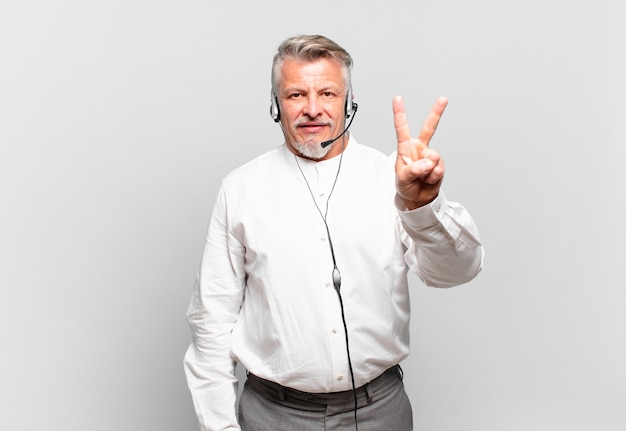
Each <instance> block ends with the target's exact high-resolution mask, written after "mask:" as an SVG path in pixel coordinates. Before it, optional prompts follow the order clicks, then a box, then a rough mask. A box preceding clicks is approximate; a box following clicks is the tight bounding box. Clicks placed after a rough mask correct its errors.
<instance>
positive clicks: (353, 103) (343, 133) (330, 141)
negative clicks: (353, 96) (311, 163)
mask: <svg viewBox="0 0 626 431" xmlns="http://www.w3.org/2000/svg"><path fill="white" fill-rule="evenodd" d="M357 109H359V105H357V104H356V103H355V102H352V115H350V122H349V123H348V127H346V128H345V129H343V132H341V135H339V136H337V137H336V138H335V139H331V140H329V141H324V142H322V143H321V144H320V145H321V146H322V148H326V147H328V146H329V145H330V144H332V143H333V142H335V141H336V140H337V139H339V138H341V137H342V136H343V135H345V134H346V132H347V131H348V129H349V128H350V126H351V125H352V120H354V116H355V115H356V111H357Z"/></svg>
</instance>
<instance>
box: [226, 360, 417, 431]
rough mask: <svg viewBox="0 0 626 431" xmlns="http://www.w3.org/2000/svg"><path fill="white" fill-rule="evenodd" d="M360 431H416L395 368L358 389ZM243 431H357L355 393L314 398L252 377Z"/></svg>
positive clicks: (243, 404) (241, 410)
mask: <svg viewBox="0 0 626 431" xmlns="http://www.w3.org/2000/svg"><path fill="white" fill-rule="evenodd" d="M357 400H358V403H357V404H358V409H357V413H356V420H357V421H358V430H359V431H381V430H394V431H411V430H412V429H413V414H412V411H411V404H410V402H409V398H408V396H407V394H406V392H405V390H404V385H403V383H402V372H401V369H400V368H399V367H393V368H390V369H389V370H387V371H386V372H385V373H383V374H382V375H381V376H380V377H377V378H376V379H374V380H373V381H371V382H370V383H368V384H367V385H365V386H362V387H361V388H358V389H357ZM238 415H239V425H240V426H241V429H242V431H331V430H351V431H352V430H356V429H357V428H356V426H355V417H354V394H353V392H352V391H345V392H335V393H330V394H309V393H306V392H300V391H296V390H293V389H289V388H285V387H283V386H280V385H278V384H276V383H273V382H269V381H267V380H263V379H260V378H258V377H256V376H254V375H252V374H251V375H249V376H248V379H247V380H246V383H245V386H244V389H243V392H242V394H241V397H240V399H239V407H238Z"/></svg>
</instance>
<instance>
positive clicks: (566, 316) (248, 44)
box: [0, 0, 626, 431]
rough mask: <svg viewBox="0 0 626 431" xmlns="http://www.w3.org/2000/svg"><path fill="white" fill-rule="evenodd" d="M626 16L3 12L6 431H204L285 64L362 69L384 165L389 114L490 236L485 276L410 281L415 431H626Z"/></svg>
mask: <svg viewBox="0 0 626 431" xmlns="http://www.w3.org/2000/svg"><path fill="white" fill-rule="evenodd" d="M625 22H626V3H624V2H621V1H614V0H596V1H593V2H592V1H583V0H575V1H571V0H526V1H498V0H470V1H465V0H441V1H429V2H426V1H415V0H413V1H401V0H387V1H385V2H376V1H371V2H361V1H341V0H333V1H329V0H320V1H317V2H308V3H307V2H305V3H302V2H293V1H285V0H277V1H270V2H256V1H229V2H226V1H219V2H218V1H213V2H212V1H200V0H178V1H161V0H152V1H147V0H124V1H121V0H114V1H78V0H76V1H70V0H59V1H43V0H40V1H28V0H25V1H17V0H3V1H2V3H1V4H0V144H1V146H0V205H1V209H0V343H1V344H0V346H1V347H0V348H1V349H2V353H1V355H0V406H1V412H0V429H2V430H7V431H21V430H33V429H46V430H59V431H83V430H91V431H138V430H141V431H143V430H146V431H147V430H150V431H192V430H196V429H198V425H197V422H196V418H195V414H194V412H193V407H192V404H191V398H190V396H189V393H188V391H187V388H186V382H185V379H184V374H183V368H182V358H183V354H184V352H185V350H186V348H187V346H188V344H189V341H190V333H189V330H188V328H187V324H186V318H185V311H186V307H187V304H188V301H189V298H190V294H191V288H192V285H193V281H194V278H195V274H196V270H197V268H198V265H199V261H200V255H201V248H202V245H203V241H204V235H205V232H206V228H207V223H208V218H209V216H210V211H211V208H212V205H213V200H214V198H215V195H216V192H217V188H218V185H219V181H220V179H221V178H222V177H223V176H224V175H225V174H226V173H228V172H229V171H230V170H231V169H233V168H235V167H237V166H238V165H240V164H242V163H243V162H245V161H248V160H249V159H251V158H253V157H254V156H256V155H258V154H260V153H262V152H265V151H267V150H270V149H272V148H274V147H275V146H277V145H279V144H280V143H281V138H282V136H281V133H280V130H279V129H278V127H277V126H276V125H275V124H274V123H273V122H272V121H271V119H270V117H269V114H268V108H269V90H270V64H271V58H272V56H273V54H274V52H275V50H276V47H277V46H278V44H279V43H280V41H282V40H283V39H284V38H286V37H289V36H292V35H295V34H299V33H321V34H324V35H327V36H329V37H331V38H332V39H334V40H336V41H337V42H338V43H340V44H341V45H343V46H344V47H345V48H346V49H348V50H349V51H350V52H351V53H352V55H353V57H354V60H355V67H354V71H353V87H354V94H355V100H356V101H358V103H359V108H360V109H359V113H358V116H357V117H356V119H355V122H354V124H353V127H352V130H353V133H354V134H355V136H356V137H357V138H358V139H359V141H360V142H361V143H363V144H366V145H370V146H373V147H376V148H379V149H381V150H382V151H384V152H386V153H390V152H391V151H393V150H394V149H395V134H394V129H393V117H392V112H391V100H392V97H393V96H394V95H395V94H401V95H403V96H404V98H405V102H406V107H407V112H408V116H409V121H410V124H411V126H412V130H413V131H414V132H416V131H418V130H419V127H420V126H421V124H422V121H423V119H424V118H425V116H426V114H427V112H428V111H429V110H430V107H431V106H432V104H433V102H434V100H435V98H436V97H437V96H439V95H446V96H448V98H449V100H450V104H449V106H448V109H447V111H446V113H445V116H444V117H443V119H442V122H441V123H440V127H439V131H438V132H437V135H436V137H435V139H434V140H433V142H432V143H431V145H432V146H433V147H434V148H437V149H438V150H439V151H440V152H441V154H442V155H443V157H444V158H445V161H446V167H447V174H446V180H445V183H444V189H445V190H446V194H447V196H448V198H449V199H451V200H455V201H459V202H461V203H463V204H464V205H465V206H466V207H467V208H468V209H469V210H470V211H471V213H472V215H473V216H474V218H475V220H476V221H477V223H478V225H479V228H480V232H481V236H482V240H483V242H484V244H485V247H486V251H487V262H486V266H485V268H484V270H483V272H482V273H481V274H480V275H479V276H478V278H476V279H475V280H474V281H472V282H471V283H469V284H467V285H465V286H461V287H456V288H453V289H449V290H437V289H431V288H426V287H424V286H423V285H422V284H421V283H420V282H419V281H418V280H417V279H416V277H414V276H413V277H411V284H412V297H411V303H412V309H413V316H412V321H411V328H412V338H411V341H412V354H411V356H410V357H409V359H408V360H407V361H405V363H404V364H403V366H404V369H405V375H406V378H405V383H406V387H407V390H408V392H409V395H410V397H411V400H412V403H413V410H414V418H415V429H416V430H428V431H451V430H464V431H516V430H524V431H525V430H533V431H538V430H539V431H541V430H550V431H552V430H568V431H583V430H584V431H586V430H593V431H623V430H624V429H626V408H625V406H626V288H625V282H624V280H625V275H626V274H625V267H626V259H625V253H624V243H625V242H626V229H625V228H624V216H625V214H626V212H625V206H624V198H625V184H626V183H625V179H626V175H625V174H624V168H623V166H624V159H625V155H626V152H625V150H624V146H625V144H626V78H625V77H626V66H625V64H626V60H625V53H626V50H625V48H626V31H625V28H626V25H624V23H625Z"/></svg>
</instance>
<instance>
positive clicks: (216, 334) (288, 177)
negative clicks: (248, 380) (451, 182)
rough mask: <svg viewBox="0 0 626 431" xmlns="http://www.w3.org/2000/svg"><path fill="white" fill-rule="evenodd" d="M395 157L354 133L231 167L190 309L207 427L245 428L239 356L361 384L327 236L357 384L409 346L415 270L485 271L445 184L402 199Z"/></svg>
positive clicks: (297, 381) (279, 376) (193, 373)
mask: <svg viewBox="0 0 626 431" xmlns="http://www.w3.org/2000/svg"><path fill="white" fill-rule="evenodd" d="M394 163H395V155H392V156H386V155H384V154H382V153H381V152H379V151H377V150H374V149H372V148H368V147H365V146H362V145H359V144H358V143H357V142H356V141H355V139H354V138H352V137H351V138H350V140H349V144H348V145H347V146H346V149H345V151H344V155H343V157H339V156H337V157H334V158H332V159H330V160H326V161H321V162H313V161H310V160H306V159H302V158H296V156H294V154H293V153H291V152H290V151H289V149H288V148H287V147H286V146H285V145H282V146H280V147H278V148H276V149H275V150H273V151H270V152H268V153H266V154H264V155H261V156H260V157H258V158H256V159H255V160H253V161H251V162H249V163H247V164H245V165H244V166H242V167H240V168H238V169H236V170H234V171H233V172H231V173H230V174H229V175H228V176H227V177H226V178H225V179H224V180H223V182H222V185H221V188H220V191H219V194H218V197H217V200H216V202H215V206H214V208H213V213H212V216H211V220H210V224H209V228H208V234H207V238H206V243H205V248H204V252H203V256H202V263H201V266H200V270H199V274H198V278H197V282H196V284H195V287H194V290H193V296H192V300H191V304H190V306H189V311H188V318H189V322H190V326H191V328H192V332H193V341H192V343H191V345H190V347H189V350H188V351H187V354H186V356H185V371H186V375H187V379H188V383H189V387H190V390H191V393H192V398H193V400H194V405H195V409H196V412H197V414H198V418H199V421H200V425H201V427H202V429H203V430H206V431H209V430H238V429H239V426H238V425H237V419H236V413H235V399H236V387H237V380H236V378H235V374H234V370H235V364H236V362H240V363H241V364H242V365H244V366H245V367H246V369H247V370H248V371H250V372H251V373H253V374H255V375H257V376H259V377H262V378H264V379H267V380H271V381H274V382H277V383H280V384H281V385H283V386H288V387H291V388H295V389H299V390H302V391H307V392H335V391H345V390H349V389H351V380H350V374H349V373H350V372H349V368H348V360H347V353H346V341H345V334H344V329H343V323H342V319H341V310H340V305H339V300H338V296H337V292H336V291H335V289H334V287H333V282H332V272H333V260H332V256H331V249H330V246H329V240H332V245H333V249H334V253H335V257H336V262H337V267H338V269H339V271H340V272H341V278H342V283H341V294H342V298H343V303H344V310H345V317H346V323H347V327H348V333H349V344H350V355H351V359H352V366H353V370H354V377H355V383H356V386H357V387H359V386H361V385H364V384H365V383H367V382H368V381H370V380H372V379H374V378H375V377H377V376H378V375H380V374H381V373H383V372H384V371H385V370H386V369H387V368H389V367H391V366H393V365H396V364H398V363H400V362H401V361H402V360H403V359H405V358H406V357H407V355H408V354H409V314H410V303H409V292H408V285H407V269H411V270H412V271H414V272H415V273H416V274H417V275H418V276H419V278H420V279H421V280H422V281H423V282H424V283H425V284H426V285H429V286H436V287H450V286H454V285H457V284H461V283H465V282H467V281H469V280H471V279H472V278H473V277H474V276H476V274H477V273H478V272H479V271H480V269H481V268H482V262H483V249H482V245H481V243H480V240H479V237H478V232H477V230H476V227H475V225H474V222H473V221H472V218H471V217H470V215H469V214H468V213H467V211H466V210H465V209H464V208H463V207H462V206H460V205H459V204H457V203H453V202H448V201H447V200H446V198H445V196H444V195H443V193H440V195H439V196H438V197H437V199H435V201H433V202H432V203H431V204H430V205H427V206H425V207H422V208H418V209H416V210H413V211H405V210H404V207H403V206H402V204H401V201H400V200H399V198H398V197H396V194H395V170H394ZM340 164H341V165H340ZM339 166H340V170H339V174H338V176H337V172H338V169H339ZM300 169H301V170H300ZM305 178H306V181H305ZM335 179H337V181H336V185H335V188H334V190H333V183H334V182H335ZM307 182H308V186H307ZM331 190H332V195H331ZM329 196H330V199H329ZM315 203H316V204H317V206H318V207H319V211H318V208H316V206H315ZM326 211H327V213H326ZM320 212H321V214H320ZM322 214H327V216H326V221H327V223H328V232H330V238H329V235H328V232H327V229H326V226H325V223H324V220H323V217H322Z"/></svg>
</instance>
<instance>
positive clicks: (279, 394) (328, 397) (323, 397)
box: [246, 365, 403, 405]
mask: <svg viewBox="0 0 626 431" xmlns="http://www.w3.org/2000/svg"><path fill="white" fill-rule="evenodd" d="M402 377H403V374H402V368H400V365H395V366H393V367H391V368H389V369H388V370H387V371H385V372H384V373H382V374H381V375H380V376H378V377H376V378H375V379H374V380H372V381H371V382H369V383H366V384H365V385H363V386H361V387H359V388H357V389H356V396H357V398H367V400H368V401H370V400H371V398H372V395H373V393H374V392H376V391H377V390H378V389H380V388H382V387H385V386H386V385H389V384H392V383H394V382H397V381H398V380H402ZM246 384H248V385H250V386H251V388H253V389H255V390H258V391H260V392H262V393H263V394H264V395H265V396H267V397H269V398H271V399H275V400H281V401H284V400H285V399H289V398H291V399H295V400H298V401H305V402H310V403H314V404H326V405H334V404H345V403H349V402H353V401H354V392H353V391H352V390H348V391H341V392H325V393H310V392H303V391H299V390H297V389H292V388H289V387H286V386H282V385H280V384H278V383H275V382H271V381H269V380H265V379H262V378H260V377H257V376H255V375H254V374H252V373H250V374H248V381H247V383H246Z"/></svg>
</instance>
